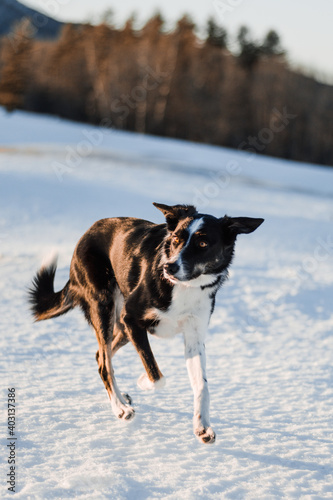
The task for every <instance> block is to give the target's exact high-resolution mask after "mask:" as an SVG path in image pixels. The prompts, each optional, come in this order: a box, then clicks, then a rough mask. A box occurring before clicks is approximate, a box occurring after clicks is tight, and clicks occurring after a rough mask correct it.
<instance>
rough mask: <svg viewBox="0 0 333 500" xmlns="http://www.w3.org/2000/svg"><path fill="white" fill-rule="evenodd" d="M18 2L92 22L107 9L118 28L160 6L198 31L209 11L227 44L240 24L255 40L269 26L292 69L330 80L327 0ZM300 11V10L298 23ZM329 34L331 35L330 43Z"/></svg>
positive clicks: (169, 17) (330, 9)
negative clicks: (186, 16) (189, 19)
mask: <svg viewBox="0 0 333 500" xmlns="http://www.w3.org/2000/svg"><path fill="white" fill-rule="evenodd" d="M21 3H22V4H25V5H27V6H28V7H31V8H34V9H36V10H39V11H41V12H44V13H45V14H47V15H48V16H50V17H54V18H55V19H58V20H60V21H62V22H90V23H92V24H96V23H98V22H100V21H101V19H102V17H103V14H104V13H105V12H106V11H107V10H108V9H111V10H112V11H113V19H114V24H115V25H116V27H118V28H119V27H121V26H122V25H123V24H124V22H125V21H126V20H127V19H128V18H129V17H130V16H131V15H132V14H133V13H135V14H136V15H137V21H138V24H144V23H145V22H146V21H147V20H148V19H149V18H150V17H151V16H153V15H154V13H156V12H157V11H159V12H160V13H161V14H162V16H163V18H164V19H165V20H166V23H167V26H170V28H171V27H172V26H173V25H174V23H175V22H176V21H177V19H179V18H180V17H181V16H182V15H183V14H185V13H186V14H189V15H190V16H191V17H192V19H193V21H194V22H195V24H196V25H197V27H198V31H199V33H200V32H202V31H203V29H204V27H205V25H206V23H207V20H208V18H209V17H213V18H214V19H215V21H216V22H217V23H218V24H219V25H221V26H222V27H224V28H225V29H226V30H227V32H228V34H229V42H230V43H229V44H230V46H231V50H232V45H233V43H234V41H235V39H236V36H237V32H238V30H239V28H240V26H242V25H246V26H247V27H248V28H249V29H250V31H251V34H252V36H253V38H255V39H256V40H258V39H259V40H260V39H263V37H264V36H265V34H266V33H267V32H268V31H269V30H270V29H274V30H275V31H276V32H277V33H278V34H279V36H280V40H281V45H282V47H283V48H284V49H285V50H286V53H287V54H286V57H287V60H288V62H289V63H290V64H291V66H292V67H293V68H294V69H295V70H300V71H302V72H303V73H305V74H306V75H308V76H313V77H314V78H316V79H319V80H321V81H323V82H325V83H328V84H331V85H332V84H333V66H332V65H331V66H330V67H329V63H328V61H331V54H330V52H331V51H330V47H331V46H333V35H332V32H331V22H330V20H331V19H332V18H333V3H331V2H330V1H329V0H318V2H317V3H316V12H317V14H318V12H319V13H321V12H322V13H323V15H322V16H321V18H320V17H319V16H318V15H317V16H314V15H313V4H312V2H310V1H309V0H306V1H303V2H301V1H300V0H296V1H294V2H293V4H290V2H287V0H281V1H280V2H279V4H278V5H277V3H276V5H267V2H266V3H265V2H264V0H247V1H245V0H211V1H210V2H209V3H204V2H191V0H181V1H179V0H177V1H176V0H170V2H169V3H168V4H167V5H166V4H164V3H163V2H161V0H147V1H146V2H145V3H144V5H143V4H141V5H140V4H139V3H138V2H137V1H136V0H123V2H121V4H118V5H114V4H112V3H110V1H109V0H95V2H94V7H93V8H92V7H91V4H90V3H89V2H88V0H83V1H81V2H80V0H51V1H49V2H48V3H47V5H45V4H44V1H43V0H22V1H21ZM286 11H287V12H288V15H287V16H286V15H285V12H286ZM299 12H301V13H302V22H301V23H300V16H299ZM271 19H274V21H271ZM319 19H320V23H318V20H319ZM319 24H320V25H319ZM295 26H296V27H297V29H295ZM309 35H310V36H309ZM330 38H331V40H332V41H331V43H328V40H329V39H330ZM330 64H331V63H330Z"/></svg>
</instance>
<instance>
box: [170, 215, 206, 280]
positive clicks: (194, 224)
mask: <svg viewBox="0 0 333 500" xmlns="http://www.w3.org/2000/svg"><path fill="white" fill-rule="evenodd" d="M202 224H203V217H201V218H200V219H195V220H194V221H193V222H191V224H190V225H189V227H188V231H189V236H188V240H187V242H186V244H185V246H184V247H183V248H182V249H181V251H180V253H179V255H178V258H177V261H176V262H177V264H178V265H179V271H178V272H177V278H178V279H180V280H182V279H184V278H185V276H186V272H185V267H184V264H183V258H182V255H183V252H184V250H185V249H186V247H187V246H188V245H189V243H190V241H191V238H192V236H193V234H195V233H196V232H197V231H199V229H200V227H201V226H202ZM193 286H196V285H193Z"/></svg>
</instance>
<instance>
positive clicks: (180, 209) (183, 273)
mask: <svg viewBox="0 0 333 500" xmlns="http://www.w3.org/2000/svg"><path fill="white" fill-rule="evenodd" d="M154 205H155V207H156V208H158V209H159V210H161V212H163V214H164V216H165V218H166V223H167V229H168V235H167V238H166V241H165V261H164V267H163V273H164V277H165V278H166V279H167V280H168V281H170V282H171V283H173V284H177V283H179V282H181V283H183V284H186V285H188V286H207V285H209V284H211V283H213V282H214V281H215V280H216V278H217V277H218V276H221V275H226V273H227V269H228V267H229V265H230V264H231V261H232V257H233V253H234V246H235V241H236V238H237V235H238V234H241V233H246V234H247V233H252V232H253V231H255V229H257V228H258V227H259V226H260V224H262V223H263V221H264V219H253V218H250V217H228V216H227V215H225V216H224V217H221V218H220V219H218V218H216V217H213V216H212V215H205V214H199V213H198V212H197V210H196V208H195V207H193V206H192V205H174V206H168V205H163V204H160V203H154Z"/></svg>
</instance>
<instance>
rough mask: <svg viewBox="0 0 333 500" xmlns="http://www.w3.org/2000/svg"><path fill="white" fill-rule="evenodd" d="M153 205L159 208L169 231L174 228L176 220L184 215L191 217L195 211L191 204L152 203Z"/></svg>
mask: <svg viewBox="0 0 333 500" xmlns="http://www.w3.org/2000/svg"><path fill="white" fill-rule="evenodd" d="M153 205H154V206H155V207H156V208H158V210H161V212H162V213H163V215H164V217H165V218H166V222H167V225H168V229H169V231H174V229H176V227H177V224H178V221H180V220H181V219H185V218H186V217H193V216H194V215H195V214H196V213H197V209H196V208H195V207H194V206H193V205H172V206H169V205H163V203H153Z"/></svg>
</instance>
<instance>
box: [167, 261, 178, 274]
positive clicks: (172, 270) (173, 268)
mask: <svg viewBox="0 0 333 500" xmlns="http://www.w3.org/2000/svg"><path fill="white" fill-rule="evenodd" d="M164 269H165V270H166V272H167V273H168V274H171V275H172V276H174V275H175V274H176V273H177V271H179V265H178V264H177V262H171V263H170V264H165V266H164Z"/></svg>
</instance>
